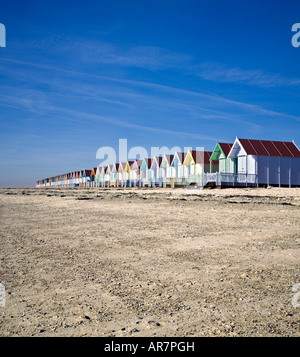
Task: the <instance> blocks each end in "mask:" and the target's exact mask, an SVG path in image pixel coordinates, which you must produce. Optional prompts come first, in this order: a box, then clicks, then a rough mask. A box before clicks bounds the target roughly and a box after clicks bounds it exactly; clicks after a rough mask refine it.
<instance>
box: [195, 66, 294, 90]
mask: <svg viewBox="0 0 300 357" xmlns="http://www.w3.org/2000/svg"><path fill="white" fill-rule="evenodd" d="M198 76H199V77H201V78H203V79H205V80H210V81H214V82H227V83H244V84H249V85H253V86H259V87H265V88H267V87H278V86H295V85H299V84H300V79H298V78H286V77H283V76H281V75H279V74H271V73H266V72H265V71H262V70H258V69H253V70H252V69H250V70H249V69H241V68H238V67H227V66H224V65H222V64H212V63H203V64H201V65H200V66H199V72H198Z"/></svg>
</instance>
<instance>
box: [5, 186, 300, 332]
mask: <svg viewBox="0 0 300 357" xmlns="http://www.w3.org/2000/svg"><path fill="white" fill-rule="evenodd" d="M299 209H300V189H296V188H292V189H288V188H270V189H264V188H252V189H250V188H248V189H247V188H245V189H222V190H219V189H212V190H195V189H191V190H187V189H139V188H135V189H113V188H112V189H101V188H86V189H79V188H76V189H71V188H70V189H67V188H66V189H63V188H60V189H58V188H57V189H53V188H43V189H42V188H40V189H35V188H15V189H7V188H1V189H0V283H2V284H3V285H4V286H5V306H4V307H1V305H0V336H100V337H104V336H105V337H106V336H132V337H138V336H157V337H162V336H170V337H185V336H276V337H278V336H300V306H299V305H300V297H299V299H298V295H299V294H298V290H297V289H298V288H297V287H298V286H299V285H296V284H297V283H300V251H299V246H300V214H299ZM299 291H300V290H299ZM297 294H298V295H297Z"/></svg>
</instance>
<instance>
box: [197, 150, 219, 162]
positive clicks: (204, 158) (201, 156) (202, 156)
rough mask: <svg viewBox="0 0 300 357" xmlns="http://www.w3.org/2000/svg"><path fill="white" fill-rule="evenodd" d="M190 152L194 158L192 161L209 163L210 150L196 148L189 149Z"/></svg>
mask: <svg viewBox="0 0 300 357" xmlns="http://www.w3.org/2000/svg"><path fill="white" fill-rule="evenodd" d="M190 153H191V154H192V157H193V159H194V162H195V163H196V164H210V161H209V159H210V157H211V155H212V152H211V151H196V150H191V151H190ZM211 163H212V164H217V163H218V162H217V161H216V162H215V161H212V162H211Z"/></svg>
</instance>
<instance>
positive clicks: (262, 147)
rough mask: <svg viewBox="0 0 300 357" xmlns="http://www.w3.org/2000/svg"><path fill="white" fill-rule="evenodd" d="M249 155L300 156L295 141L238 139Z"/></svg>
mask: <svg viewBox="0 0 300 357" xmlns="http://www.w3.org/2000/svg"><path fill="white" fill-rule="evenodd" d="M238 140H239V142H240V143H241V145H242V146H243V148H244V149H245V151H246V153H247V154H248V155H260V156H282V157H300V150H299V149H298V148H297V146H296V145H295V143H294V142H286V141H272V140H252V139H238Z"/></svg>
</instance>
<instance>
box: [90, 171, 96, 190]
mask: <svg viewBox="0 0 300 357" xmlns="http://www.w3.org/2000/svg"><path fill="white" fill-rule="evenodd" d="M96 172H97V167H93V168H92V170H91V175H90V187H95V186H96Z"/></svg>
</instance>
